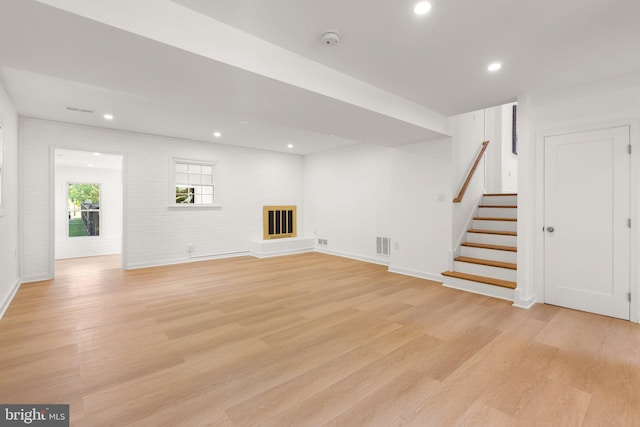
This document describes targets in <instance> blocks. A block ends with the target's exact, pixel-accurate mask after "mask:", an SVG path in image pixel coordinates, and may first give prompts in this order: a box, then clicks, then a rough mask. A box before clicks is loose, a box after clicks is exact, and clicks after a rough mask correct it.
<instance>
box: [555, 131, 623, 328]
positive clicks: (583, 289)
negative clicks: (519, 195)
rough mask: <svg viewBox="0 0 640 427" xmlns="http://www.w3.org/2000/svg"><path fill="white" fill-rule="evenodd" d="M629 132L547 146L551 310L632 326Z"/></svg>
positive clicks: (559, 139)
mask: <svg viewBox="0 0 640 427" xmlns="http://www.w3.org/2000/svg"><path fill="white" fill-rule="evenodd" d="M628 145H629V127H626V126H625V127H617V128H610V129H602V130H597V131H589V132H580V133H572V134H568V135H558V136H552V137H547V138H545V201H544V203H545V226H544V227H545V229H544V233H545V243H544V248H545V255H544V263H545V277H544V280H545V302H547V303H549V304H554V305H560V306H564V307H569V308H575V309H578V310H584V311H589V312H592V313H598V314H604V315H607V316H613V317H619V318H622V319H629V311H630V303H629V300H628V292H629V289H630V284H629V278H630V264H629V262H630V256H629V255H630V254H629V245H630V234H631V233H630V229H629V224H628V220H629V213H630V209H629V207H630V205H629V203H630V202H629V196H630V193H629V185H630V183H629V172H630V156H629V152H628Z"/></svg>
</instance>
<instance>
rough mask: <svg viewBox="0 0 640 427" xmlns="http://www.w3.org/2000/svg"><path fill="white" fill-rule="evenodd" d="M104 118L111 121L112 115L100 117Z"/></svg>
mask: <svg viewBox="0 0 640 427" xmlns="http://www.w3.org/2000/svg"><path fill="white" fill-rule="evenodd" d="M102 117H104V118H105V120H113V114H105V115H104V116H102Z"/></svg>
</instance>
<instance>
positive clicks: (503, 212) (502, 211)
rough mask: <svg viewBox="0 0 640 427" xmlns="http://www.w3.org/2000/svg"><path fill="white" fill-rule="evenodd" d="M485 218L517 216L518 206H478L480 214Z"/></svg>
mask: <svg viewBox="0 0 640 427" xmlns="http://www.w3.org/2000/svg"><path fill="white" fill-rule="evenodd" d="M477 216H481V217H485V218H517V217H518V208H478V215H477Z"/></svg>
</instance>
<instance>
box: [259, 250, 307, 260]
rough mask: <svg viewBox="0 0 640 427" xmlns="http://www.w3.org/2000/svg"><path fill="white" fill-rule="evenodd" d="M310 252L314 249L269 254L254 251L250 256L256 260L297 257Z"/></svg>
mask: <svg viewBox="0 0 640 427" xmlns="http://www.w3.org/2000/svg"><path fill="white" fill-rule="evenodd" d="M308 252H313V248H305V249H284V250H281V251H273V252H267V253H259V252H254V251H249V252H248V254H249V255H251V256H252V257H255V258H272V257H277V256H286V255H296V254H304V253H308Z"/></svg>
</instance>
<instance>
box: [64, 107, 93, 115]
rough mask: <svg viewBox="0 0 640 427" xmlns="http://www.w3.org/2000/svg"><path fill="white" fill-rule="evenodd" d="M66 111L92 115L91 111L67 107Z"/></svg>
mask: <svg viewBox="0 0 640 427" xmlns="http://www.w3.org/2000/svg"><path fill="white" fill-rule="evenodd" d="M67 110H69V111H75V112H77V113H88V114H93V110H87V109H86V108H79V107H69V106H67Z"/></svg>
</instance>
